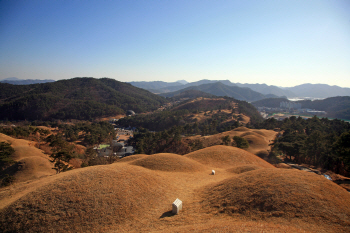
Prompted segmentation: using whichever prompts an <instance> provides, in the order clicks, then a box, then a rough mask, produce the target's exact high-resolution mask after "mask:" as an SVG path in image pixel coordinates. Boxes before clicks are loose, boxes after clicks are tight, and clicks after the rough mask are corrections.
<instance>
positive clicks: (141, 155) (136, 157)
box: [117, 154, 147, 163]
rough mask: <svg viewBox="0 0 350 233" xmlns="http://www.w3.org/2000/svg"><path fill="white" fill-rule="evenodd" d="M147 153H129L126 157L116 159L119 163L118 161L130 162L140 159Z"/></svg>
mask: <svg viewBox="0 0 350 233" xmlns="http://www.w3.org/2000/svg"><path fill="white" fill-rule="evenodd" d="M146 156H147V155H144V154H137V155H130V156H127V157H124V158H122V159H120V160H117V161H118V162H119V163H120V162H126V163H127V162H131V161H135V160H138V159H142V158H144V157H146Z"/></svg>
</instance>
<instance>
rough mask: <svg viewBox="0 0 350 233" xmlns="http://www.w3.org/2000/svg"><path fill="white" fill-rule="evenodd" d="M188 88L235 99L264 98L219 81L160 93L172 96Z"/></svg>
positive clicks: (250, 91)
mask: <svg viewBox="0 0 350 233" xmlns="http://www.w3.org/2000/svg"><path fill="white" fill-rule="evenodd" d="M188 90H198V91H202V92H205V93H209V94H212V95H215V96H227V97H232V98H235V99H237V100H245V101H256V100H261V99H265V98H266V96H265V95H263V94H261V93H258V92H256V91H253V90H251V89H249V88H243V87H237V86H228V85H225V84H223V83H221V82H216V83H209V84H202V85H199V86H191V87H187V88H185V89H182V90H179V91H175V92H168V93H162V94H160V95H161V96H164V97H173V96H176V95H178V94H179V93H181V92H183V91H188Z"/></svg>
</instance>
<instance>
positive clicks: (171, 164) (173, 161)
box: [131, 153, 209, 172]
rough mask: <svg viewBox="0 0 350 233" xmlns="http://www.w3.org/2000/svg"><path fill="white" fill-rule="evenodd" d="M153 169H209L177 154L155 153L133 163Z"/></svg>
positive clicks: (178, 170)
mask: <svg viewBox="0 0 350 233" xmlns="http://www.w3.org/2000/svg"><path fill="white" fill-rule="evenodd" d="M131 164H133V165H136V166H141V167H145V168H148V169H151V170H159V171H173V172H197V171H204V170H205V169H207V170H209V169H208V168H206V167H205V166H203V165H202V164H201V163H198V162H196V161H194V160H192V159H189V158H186V157H184V156H181V155H177V154H167V153H161V154H154V155H148V156H146V157H144V158H141V159H138V160H136V161H134V162H133V163H131Z"/></svg>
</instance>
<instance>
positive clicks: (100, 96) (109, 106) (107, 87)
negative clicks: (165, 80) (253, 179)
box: [0, 78, 167, 121]
mask: <svg viewBox="0 0 350 233" xmlns="http://www.w3.org/2000/svg"><path fill="white" fill-rule="evenodd" d="M166 102H167V100H166V99H165V98H163V97H160V96H157V95H155V94H152V93H150V92H149V91H146V90H143V89H140V88H137V87H134V86H132V85H130V84H128V83H122V82H118V81H116V80H114V79H108V78H102V79H94V78H74V79H69V80H60V81H57V82H52V83H42V84H32V85H11V84H7V83H0V120H11V121H12V120H30V121H33V120H55V119H62V120H64V119H79V120H92V119H95V118H97V117H106V116H113V115H117V114H124V113H125V111H127V110H129V109H132V110H134V111H135V112H137V113H140V112H146V111H152V110H156V109H157V108H159V107H160V106H161V105H162V104H164V103H166Z"/></svg>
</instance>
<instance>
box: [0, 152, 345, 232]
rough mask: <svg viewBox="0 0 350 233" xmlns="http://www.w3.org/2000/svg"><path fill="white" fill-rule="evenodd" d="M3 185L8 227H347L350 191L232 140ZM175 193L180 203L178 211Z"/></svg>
mask: <svg viewBox="0 0 350 233" xmlns="http://www.w3.org/2000/svg"><path fill="white" fill-rule="evenodd" d="M163 164H164V166H163ZM180 164H183V166H179V165H180ZM247 168H249V169H247ZM212 169H215V171H216V174H215V175H211V170H212ZM0 194H1V195H0V198H1V205H0V231H3V232H11V231H12V232H14V231H15V232H38V231H41V232H46V231H55V232H64V231H74V232H87V231H90V232H91V231H92V232H106V231H108V232H140V231H147V232H165V231H166V232H169V231H171V232H188V231H193V232H204V231H205V232H212V231H222V232H238V231H239V232H257V231H271V232H305V231H306V232H348V231H349V230H350V228H349V226H350V207H349V206H350V195H349V194H348V192H346V191H345V190H344V189H343V188H341V187H339V186H338V185H336V184H334V183H333V182H331V181H329V180H327V179H326V178H324V177H322V176H318V175H316V174H311V173H307V172H302V171H296V170H283V169H279V168H274V167H273V166H272V165H271V164H269V163H267V162H266V161H264V160H262V159H260V158H259V157H257V156H255V155H253V154H251V153H249V152H247V151H244V150H241V149H238V148H232V147H229V146H215V147H208V148H205V149H202V150H199V151H196V152H193V153H190V154H187V155H186V156H180V155H175V154H155V155H133V156H130V157H127V158H125V159H121V160H120V161H119V162H118V163H114V164H111V165H104V166H94V167H87V168H82V169H75V170H72V171H68V172H64V173H60V174H58V175H54V176H48V177H44V178H41V179H39V180H36V181H33V182H31V183H18V184H15V185H13V186H12V187H11V188H3V189H1V193H0ZM176 198H179V199H180V200H182V201H183V209H182V211H180V213H179V214H178V215H172V214H171V203H172V202H173V201H174V200H175V199H176ZM305 203H307V204H305Z"/></svg>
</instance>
